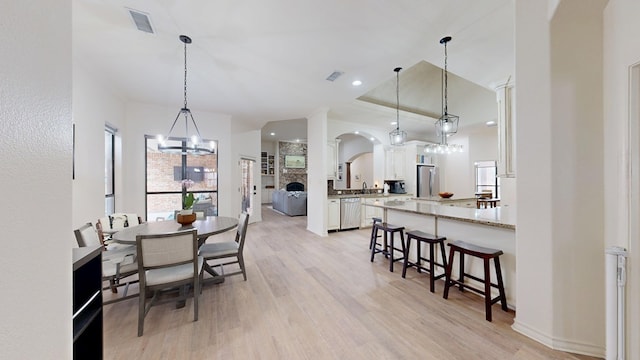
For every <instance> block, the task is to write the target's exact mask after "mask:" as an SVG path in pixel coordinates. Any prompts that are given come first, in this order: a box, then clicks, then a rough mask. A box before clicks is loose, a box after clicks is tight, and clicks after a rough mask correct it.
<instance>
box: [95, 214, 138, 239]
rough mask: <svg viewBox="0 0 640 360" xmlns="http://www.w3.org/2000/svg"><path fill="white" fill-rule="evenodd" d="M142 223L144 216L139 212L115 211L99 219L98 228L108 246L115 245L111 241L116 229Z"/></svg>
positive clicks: (101, 237) (99, 234)
mask: <svg viewBox="0 0 640 360" xmlns="http://www.w3.org/2000/svg"><path fill="white" fill-rule="evenodd" d="M140 224H142V218H141V217H140V216H138V215H137V214H133V213H114V214H111V215H108V216H105V217H102V218H100V219H98V222H97V223H96V229H97V230H98V236H99V237H100V239H101V240H102V243H103V244H104V246H105V247H108V246H111V245H114V244H112V243H111V242H110V241H109V240H111V234H112V233H113V232H114V231H117V230H122V229H124V228H128V227H130V226H136V225H140Z"/></svg>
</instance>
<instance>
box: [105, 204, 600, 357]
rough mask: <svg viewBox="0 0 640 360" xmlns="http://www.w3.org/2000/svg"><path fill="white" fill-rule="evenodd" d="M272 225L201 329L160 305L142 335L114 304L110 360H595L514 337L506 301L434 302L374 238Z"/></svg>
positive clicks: (424, 282)
mask: <svg viewBox="0 0 640 360" xmlns="http://www.w3.org/2000/svg"><path fill="white" fill-rule="evenodd" d="M263 218H264V221H263V222H261V223H256V224H251V225H250V226H249V229H248V231H247V242H246V246H245V262H246V265H247V281H246V282H245V281H243V280H242V276H233V277H230V278H227V280H226V282H225V283H223V284H220V285H207V286H206V287H205V288H204V289H203V292H202V295H201V296H200V314H199V320H198V321H197V322H194V321H193V307H192V306H193V301H192V300H188V301H187V305H186V307H184V308H182V309H176V308H175V306H174V305H173V304H166V305H160V306H155V307H153V308H151V310H150V312H149V314H148V315H147V317H146V319H145V329H144V335H143V336H142V337H137V336H136V335H137V311H138V307H137V305H138V302H137V299H131V300H126V301H122V302H119V303H115V304H111V305H106V306H105V308H104V346H105V359H592V358H590V357H586V356H579V355H573V354H568V353H563V352H559V351H552V350H550V349H549V348H547V347H545V346H544V345H541V344H539V343H537V342H535V341H533V340H530V339H528V338H527V337H525V336H522V335H520V334H518V333H516V332H515V331H513V330H512V329H511V327H510V326H511V324H512V322H513V317H514V313H513V311H510V312H509V313H506V312H503V311H502V310H500V306H499V305H497V304H496V305H494V307H493V322H491V323H490V322H487V321H485V320H484V305H483V302H482V299H481V298H480V297H478V296H476V295H474V294H471V293H470V292H465V293H461V292H459V291H451V293H450V296H449V300H444V299H442V288H443V282H442V281H438V282H437V283H436V292H435V293H434V294H431V293H430V292H429V290H428V287H429V283H428V278H427V275H425V274H418V273H416V271H415V269H412V270H410V271H408V272H407V278H406V279H402V277H401V265H396V268H395V272H393V273H391V272H389V271H388V263H387V262H386V261H384V260H383V257H382V256H381V255H377V257H376V260H375V262H373V263H371V262H369V256H370V255H369V254H370V253H369V250H368V242H369V233H370V231H369V230H354V231H345V232H340V233H332V234H331V235H330V236H329V237H324V238H323V237H319V236H316V235H313V234H312V233H310V232H308V231H306V230H305V228H306V217H288V216H284V215H280V214H277V213H275V212H273V211H272V210H270V209H268V208H266V207H263ZM232 235H233V234H232V232H229V233H226V234H223V235H218V236H216V237H213V238H211V239H210V240H209V241H219V240H221V239H222V238H225V237H227V238H230V237H231V236H232ZM397 264H398V263H397ZM130 291H137V289H135V286H134V287H133V288H132V289H131V290H130Z"/></svg>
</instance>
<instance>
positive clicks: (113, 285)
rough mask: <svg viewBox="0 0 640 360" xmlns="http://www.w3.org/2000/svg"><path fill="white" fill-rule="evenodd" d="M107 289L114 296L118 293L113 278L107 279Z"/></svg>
mask: <svg viewBox="0 0 640 360" xmlns="http://www.w3.org/2000/svg"><path fill="white" fill-rule="evenodd" d="M109 287H110V288H111V292H112V293H114V294H117V293H118V287H117V286H116V280H115V279H114V278H111V279H109Z"/></svg>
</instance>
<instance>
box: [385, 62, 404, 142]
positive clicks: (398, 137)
mask: <svg viewBox="0 0 640 360" xmlns="http://www.w3.org/2000/svg"><path fill="white" fill-rule="evenodd" d="M400 70H402V68H401V67H397V68H395V69H393V71H395V72H396V129H395V130H393V131H392V132H390V133H389V140H390V141H391V145H396V146H401V145H404V143H405V141H407V132H406V131H402V130H400Z"/></svg>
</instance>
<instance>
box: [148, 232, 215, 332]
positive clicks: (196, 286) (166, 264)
mask: <svg viewBox="0 0 640 360" xmlns="http://www.w3.org/2000/svg"><path fill="white" fill-rule="evenodd" d="M136 247H137V250H138V277H139V280H140V294H139V295H138V299H139V300H138V336H142V332H143V330H144V318H145V316H146V315H147V313H148V312H149V309H150V308H151V306H153V305H158V304H163V303H166V302H170V301H178V300H186V298H187V297H188V295H189V294H188V292H187V291H185V290H184V289H185V288H186V286H187V285H192V286H193V321H198V297H199V295H200V279H201V276H202V265H203V260H202V257H200V256H198V236H197V233H196V229H190V230H184V231H176V232H173V233H166V234H154V235H138V236H136ZM176 288H178V289H179V291H180V296H179V297H178V298H176V297H171V298H165V299H162V298H161V297H160V295H161V294H162V293H163V292H165V291H166V290H167V289H176ZM149 291H152V292H153V297H152V298H151V299H149V301H148V303H147V293H148V292H149Z"/></svg>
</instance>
